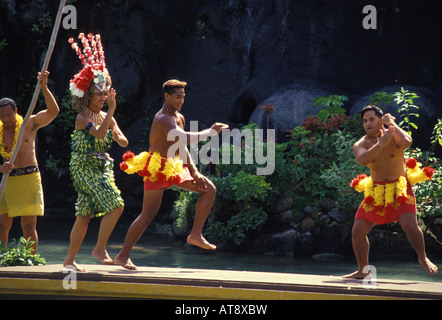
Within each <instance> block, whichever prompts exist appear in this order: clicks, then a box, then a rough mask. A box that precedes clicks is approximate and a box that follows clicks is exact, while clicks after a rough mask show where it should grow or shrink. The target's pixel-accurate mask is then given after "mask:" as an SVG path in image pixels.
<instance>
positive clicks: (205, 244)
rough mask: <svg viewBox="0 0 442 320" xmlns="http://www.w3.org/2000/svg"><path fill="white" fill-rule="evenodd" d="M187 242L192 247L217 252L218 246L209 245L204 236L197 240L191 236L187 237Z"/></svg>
mask: <svg viewBox="0 0 442 320" xmlns="http://www.w3.org/2000/svg"><path fill="white" fill-rule="evenodd" d="M187 242H188V243H189V244H191V245H194V246H197V247H200V248H202V249H205V250H216V246H215V245H214V244H211V243H209V242H208V241H207V240H206V239H205V238H204V237H203V236H200V237H199V238H196V237H193V236H192V235H191V234H190V235H189V236H188V237H187Z"/></svg>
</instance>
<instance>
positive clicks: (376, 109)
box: [361, 104, 384, 118]
mask: <svg viewBox="0 0 442 320" xmlns="http://www.w3.org/2000/svg"><path fill="white" fill-rule="evenodd" d="M367 111H374V113H375V114H376V115H377V116H378V117H379V118H382V116H383V115H384V112H383V111H382V109H381V108H379V107H378V106H375V105H374V104H370V105H368V106H365V107H364V108H362V110H361V118H364V113H366V112H367Z"/></svg>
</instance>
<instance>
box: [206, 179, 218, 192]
mask: <svg viewBox="0 0 442 320" xmlns="http://www.w3.org/2000/svg"><path fill="white" fill-rule="evenodd" d="M207 192H208V193H210V194H213V195H215V194H216V186H215V185H214V184H213V182H212V181H210V180H209V183H208V184H207Z"/></svg>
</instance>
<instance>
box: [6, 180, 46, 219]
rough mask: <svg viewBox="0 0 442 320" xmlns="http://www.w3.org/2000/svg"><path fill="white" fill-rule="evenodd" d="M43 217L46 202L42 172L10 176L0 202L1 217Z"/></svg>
mask: <svg viewBox="0 0 442 320" xmlns="http://www.w3.org/2000/svg"><path fill="white" fill-rule="evenodd" d="M6 213H7V214H8V217H19V216H43V214H44V202H43V189H42V185H41V177H40V172H34V173H31V174H25V175H21V176H9V177H8V181H7V182H6V186H5V190H4V191H3V197H2V199H1V200H0V215H3V214H6Z"/></svg>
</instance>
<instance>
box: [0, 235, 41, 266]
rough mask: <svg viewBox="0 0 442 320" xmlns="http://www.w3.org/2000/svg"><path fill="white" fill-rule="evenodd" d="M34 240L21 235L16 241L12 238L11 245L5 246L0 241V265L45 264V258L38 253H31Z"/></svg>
mask: <svg viewBox="0 0 442 320" xmlns="http://www.w3.org/2000/svg"><path fill="white" fill-rule="evenodd" d="M34 243H35V242H34V241H30V240H26V239H25V238H23V237H21V238H20V241H19V242H18V243H16V240H15V239H14V240H13V242H12V244H11V245H8V246H5V245H4V244H3V243H2V242H0V266H1V267H7V266H38V265H44V264H46V260H45V259H44V258H42V257H40V254H38V253H37V254H33V253H32V245H33V244H34Z"/></svg>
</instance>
